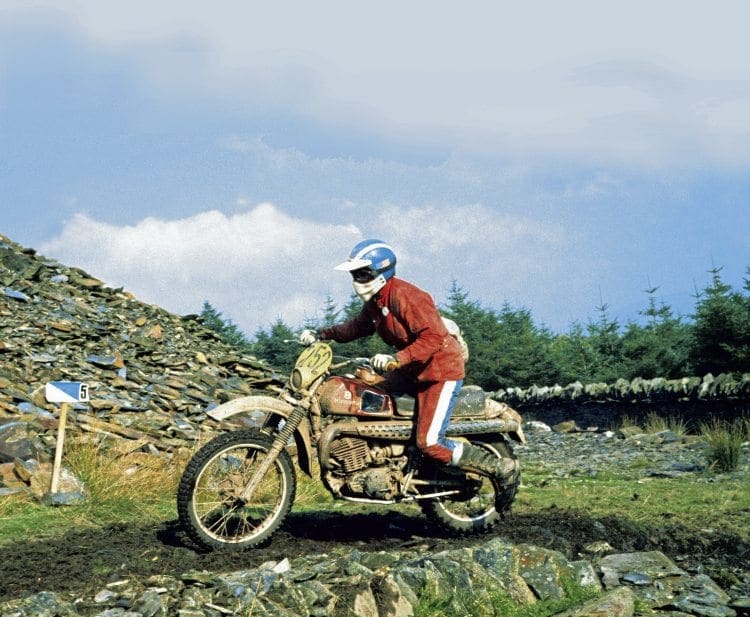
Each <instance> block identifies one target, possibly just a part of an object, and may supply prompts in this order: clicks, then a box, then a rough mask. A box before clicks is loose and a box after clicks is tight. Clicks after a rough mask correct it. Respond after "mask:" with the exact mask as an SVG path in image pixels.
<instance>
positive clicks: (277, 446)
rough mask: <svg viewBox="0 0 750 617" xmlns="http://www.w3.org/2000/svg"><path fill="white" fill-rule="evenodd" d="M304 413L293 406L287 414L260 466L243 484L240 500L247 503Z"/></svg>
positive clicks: (305, 413) (301, 409)
mask: <svg viewBox="0 0 750 617" xmlns="http://www.w3.org/2000/svg"><path fill="white" fill-rule="evenodd" d="M306 415H307V412H306V411H305V410H304V409H303V408H302V407H295V408H294V410H293V411H292V413H290V414H289V417H288V418H287V419H286V422H285V423H284V426H283V427H281V430H280V431H279V432H278V433H276V436H275V437H274V440H273V442H272V444H271V447H270V449H269V450H268V454H267V455H266V458H265V459H263V462H262V463H261V464H260V467H258V469H257V471H256V472H255V473H254V474H253V477H252V478H250V481H249V482H248V483H247V484H246V485H245V488H244V489H242V493H241V494H240V500H242V502H244V503H247V502H248V501H250V497H252V495H253V493H254V492H255V489H257V488H258V486H259V485H260V483H261V482H262V480H263V478H264V476H265V475H266V474H267V473H268V470H269V469H271V466H272V465H273V464H274V463H275V462H276V459H277V458H278V456H279V454H280V453H281V451H282V450H283V449H284V448H286V445H287V443H289V439H290V438H291V437H292V435H293V434H294V431H295V430H297V427H299V425H300V424H301V423H302V420H303V419H304V418H305V416H306Z"/></svg>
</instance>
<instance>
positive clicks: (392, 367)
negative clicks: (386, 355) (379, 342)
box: [385, 360, 401, 371]
mask: <svg viewBox="0 0 750 617" xmlns="http://www.w3.org/2000/svg"><path fill="white" fill-rule="evenodd" d="M399 366H401V365H400V364H399V363H398V361H397V360H394V361H393V362H389V363H388V364H386V365H385V370H386V371H395V370H396V369H397V368H398V367H399Z"/></svg>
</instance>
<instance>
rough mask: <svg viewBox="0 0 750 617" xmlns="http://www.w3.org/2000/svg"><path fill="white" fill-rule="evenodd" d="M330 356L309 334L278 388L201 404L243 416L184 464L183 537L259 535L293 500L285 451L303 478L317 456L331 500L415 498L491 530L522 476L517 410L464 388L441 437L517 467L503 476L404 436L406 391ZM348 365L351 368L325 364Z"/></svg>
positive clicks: (448, 520) (444, 522) (211, 539)
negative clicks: (467, 467) (426, 452)
mask: <svg viewBox="0 0 750 617" xmlns="http://www.w3.org/2000/svg"><path fill="white" fill-rule="evenodd" d="M333 360H334V357H333V350H332V348H331V345H330V344H329V343H326V342H322V341H321V342H316V343H314V344H313V345H311V346H309V347H307V348H305V349H304V350H303V351H302V353H301V354H300V355H299V357H298V359H297V361H296V364H295V366H294V368H293V369H292V371H291V373H290V375H289V378H288V381H287V382H286V383H285V384H283V385H280V386H276V387H275V390H276V396H269V395H257V396H245V397H241V398H238V399H235V400H232V401H229V402H227V403H224V404H222V405H219V406H218V407H216V408H214V409H213V410H211V411H209V412H207V414H208V415H209V416H210V417H211V418H213V419H214V420H217V421H218V422H222V423H223V422H226V421H227V420H229V419H230V418H234V417H235V416H243V417H245V418H246V420H245V426H239V427H236V428H235V427H233V428H232V429H231V430H229V431H227V432H224V433H222V434H220V435H218V436H217V437H215V438H213V439H212V440H211V441H209V442H207V443H206V444H205V445H204V446H202V447H201V448H200V449H199V450H198V451H197V452H196V453H195V454H194V455H193V457H192V458H191V460H190V461H189V462H188V464H187V466H186V467H185V470H184V472H183V474H182V477H181V479H180V483H179V487H178V491H177V510H178V514H179V520H180V523H181V526H182V527H183V529H184V530H185V531H186V533H187V534H188V536H189V537H190V538H191V539H192V540H193V541H195V542H196V543H197V544H198V545H199V546H201V547H203V548H205V549H208V550H214V549H221V548H232V549H246V548H251V547H255V546H258V545H260V544H262V543H263V542H265V541H266V540H268V539H269V538H270V537H271V536H272V535H273V534H274V533H275V532H276V531H277V530H278V528H279V527H280V526H281V524H282V522H283V521H284V519H285V517H286V515H287V514H288V513H289V511H290V509H291V507H292V504H293V501H294V497H295V492H296V486H297V477H296V473H295V466H294V464H293V455H292V454H290V451H291V452H294V450H295V448H296V457H295V458H296V461H297V465H298V467H299V469H300V470H301V471H303V472H304V473H305V474H307V475H308V476H310V477H311V478H312V477H313V475H314V462H315V460H316V459H317V467H318V468H319V474H320V481H321V482H322V483H323V485H324V486H325V488H326V489H327V490H328V491H329V492H330V493H331V495H332V496H333V497H334V498H336V499H344V500H347V501H351V502H358V503H367V504H381V505H390V504H396V503H412V502H416V503H417V504H418V505H419V506H420V507H421V509H422V512H423V513H424V514H425V516H426V517H427V518H428V519H429V520H431V521H432V522H434V523H435V524H437V525H438V526H439V527H440V528H442V529H444V530H446V531H449V532H452V533H456V534H461V535H467V534H474V533H482V532H487V531H489V530H491V529H492V528H494V527H495V526H496V525H497V523H498V522H499V520H500V519H501V517H502V515H503V513H504V512H505V511H506V510H508V509H509V508H510V506H511V504H512V502H513V500H514V498H515V496H516V492H517V490H518V486H519V484H520V469H519V465H518V461H517V459H516V456H515V454H514V452H513V446H512V443H511V442H512V441H516V442H520V443H525V437H524V434H523V430H522V427H521V423H522V420H521V416H520V415H519V414H518V413H517V412H516V411H515V410H513V409H512V408H510V407H508V406H507V405H504V404H502V403H499V402H497V401H493V400H491V399H490V398H489V397H487V396H486V394H485V393H484V392H483V391H482V390H481V389H480V388H478V387H472V386H467V387H464V388H462V389H461V392H460V393H459V395H458V399H457V401H456V405H455V407H454V411H453V414H452V417H451V421H450V424H449V425H448V428H447V433H446V435H447V437H449V438H451V439H453V440H464V441H466V442H468V443H471V444H473V445H475V446H478V447H481V448H484V449H485V450H486V451H488V452H490V453H492V454H493V455H494V456H497V457H501V458H508V459H511V460H513V461H514V462H515V468H516V472H515V473H514V474H513V475H512V477H511V478H510V479H508V478H507V477H506V478H504V479H502V480H501V479H499V478H490V477H485V476H483V475H479V474H477V473H471V472H468V471H462V470H460V469H458V468H457V467H450V466H446V465H441V464H440V463H437V462H435V461H433V460H430V459H428V458H427V457H424V456H422V454H421V452H420V451H419V450H418V449H417V448H416V446H415V445H414V442H413V436H412V434H413V428H414V418H413V415H414V399H413V398H410V397H405V396H397V395H395V394H392V393H389V392H388V391H387V390H386V389H384V388H383V387H382V385H383V383H382V382H383V381H384V378H383V377H382V376H381V375H378V374H377V373H376V372H375V371H374V369H372V367H371V366H369V361H368V360H366V359H362V358H360V359H347V360H344V361H343V362H339V363H335V364H334V361H333ZM346 366H353V367H354V369H355V370H354V374H351V373H346V374H344V375H337V374H334V373H333V371H336V370H338V369H342V368H344V367H346ZM248 416H250V418H254V419H255V422H254V424H255V426H254V427H252V428H250V427H248V424H250V423H249V422H248ZM237 419H238V418H234V420H237Z"/></svg>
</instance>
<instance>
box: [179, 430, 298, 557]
mask: <svg viewBox="0 0 750 617" xmlns="http://www.w3.org/2000/svg"><path fill="white" fill-rule="evenodd" d="M271 444H272V439H271V438H270V437H269V436H268V435H266V434H263V433H261V432H260V431H257V430H252V429H251V430H242V431H233V432H231V433H225V434H224V435H220V436H219V437H216V438H215V439H213V440H211V441H209V442H208V443H207V444H206V445H205V446H203V447H202V448H201V449H200V450H198V452H196V453H195V455H194V456H193V458H192V459H191V460H190V462H189V463H188V465H187V467H186V468H185V472H184V473H183V475H182V478H181V480H180V486H179V489H178V491H177V512H178V515H179V519H180V523H181V525H182V527H183V528H184V529H185V530H186V531H187V533H188V535H189V536H190V538H191V539H192V540H194V541H195V542H197V543H198V544H199V545H201V546H202V547H204V548H207V549H217V548H235V549H244V548H251V547H254V546H258V545H259V544H261V543H262V542H264V541H265V540H267V539H268V538H270V537H271V535H273V533H274V532H275V531H276V530H277V529H278V528H279V526H280V525H281V523H282V522H283V520H284V518H285V517H286V515H287V514H288V512H289V509H290V508H291V507H292V502H293V501H294V494H295V490H296V477H295V474H294V467H293V466H292V461H291V458H290V457H289V454H288V453H287V452H286V450H282V451H281V453H280V454H279V456H278V457H277V459H276V460H275V461H274V462H273V464H272V465H271V467H270V469H269V470H268V471H267V472H266V473H265V474H264V476H263V478H262V480H261V483H260V485H259V486H258V487H257V488H256V489H255V491H254V492H253V494H252V495H251V496H250V498H249V499H248V500H247V501H244V500H243V499H242V497H241V495H242V492H243V489H244V488H245V487H246V486H247V484H248V482H249V481H250V479H251V478H252V477H253V476H254V474H255V472H256V471H257V469H258V468H259V466H260V464H261V463H262V461H263V460H264V459H265V458H266V456H267V455H268V451H269V449H270V448H271Z"/></svg>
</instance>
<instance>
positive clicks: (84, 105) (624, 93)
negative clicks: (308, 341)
mask: <svg viewBox="0 0 750 617" xmlns="http://www.w3.org/2000/svg"><path fill="white" fill-rule="evenodd" d="M748 23H750V4H748V3H747V2H745V1H744V0H727V1H719V2H715V3H707V2H698V1H691V0H687V1H686V0H679V1H678V0H662V1H660V2H652V1H644V0H632V1H630V2H627V3H624V2H621V3H606V2H601V1H600V0H591V1H584V0H568V1H566V2H556V1H552V0H550V1H547V2H542V1H536V0H530V1H529V2H523V3H520V2H507V1H505V0H495V1H486V0H477V1H474V2H471V3H457V2H445V1H441V0H437V1H435V0H433V1H429V2H427V1H425V0H413V1H410V2H393V1H392V0H384V1H382V2H378V3H359V2H351V1H349V2H344V1H326V0H321V1H319V2H290V1H287V0H280V1H277V2H272V3H271V2H255V1H251V0H246V1H243V2H239V1H229V0H225V1H222V0H217V1H216V2H213V3H210V4H209V3H205V2H195V1H190V0H182V1H180V2H175V1H171V0H165V1H160V2H156V3H155V2H152V1H149V2H146V1H141V0H131V1H130V2H128V3H110V2H100V1H99V0H78V1H76V0H66V1H64V2H63V1H62V0H60V1H57V2H54V1H51V0H0V233H1V234H4V235H6V236H8V237H9V238H10V239H12V240H13V241H15V242H18V243H20V244H22V245H24V246H27V247H33V248H34V249H36V250H37V251H38V252H39V253H41V254H43V255H45V256H47V257H49V258H53V259H57V260H59V261H61V262H62V263H64V264H66V265H69V266H77V267H80V268H83V269H84V270H86V271H87V272H89V273H90V274H92V275H94V276H96V277H98V278H100V279H101V280H103V281H104V282H106V283H107V284H108V285H111V286H113V287H121V286H122V287H125V288H126V289H127V290H128V291H131V292H132V293H134V294H135V295H136V296H137V297H138V298H139V299H140V300H143V301H145V302H148V303H152V304H157V305H159V306H162V307H163V308H165V309H167V310H169V311H172V312H175V313H177V314H191V313H198V312H200V310H201V308H202V306H203V302H204V301H208V302H210V303H211V304H212V305H213V306H214V307H215V308H216V309H217V310H218V311H220V312H221V313H222V315H223V316H224V317H225V318H226V319H229V320H231V321H232V322H233V323H235V324H236V325H238V326H239V327H240V329H241V330H243V331H244V332H245V333H246V334H248V335H249V336H252V335H253V334H254V333H255V332H257V331H258V330H259V329H268V328H269V327H270V326H271V325H272V324H273V323H275V322H276V321H277V320H279V319H281V320H283V321H284V322H285V323H286V324H288V325H290V326H292V327H301V326H302V325H303V324H304V323H307V322H309V321H311V320H315V319H318V318H321V317H322V312H323V308H324V306H325V304H326V300H327V299H328V298H330V299H332V300H333V301H334V303H336V305H337V306H339V307H342V306H344V305H345V304H346V303H347V302H348V301H349V298H350V294H351V286H350V280H349V277H348V275H346V273H342V272H337V271H334V270H333V267H334V266H335V265H337V264H338V263H340V262H341V261H343V260H344V259H346V257H347V256H348V254H349V251H350V249H351V248H352V247H353V246H354V245H355V244H356V243H357V242H359V241H360V240H361V239H364V238H377V239H381V240H385V241H387V242H389V243H390V244H391V245H392V246H393V248H394V250H395V252H396V254H397V257H398V265H397V276H399V277H401V278H405V279H407V280H410V281H412V282H414V283H416V284H417V285H419V286H420V287H422V288H424V289H426V290H427V291H429V292H430V293H431V294H432V295H433V297H434V298H435V300H436V302H437V303H438V305H439V306H445V304H446V302H447V299H448V296H449V292H450V290H451V288H452V287H453V286H454V285H457V286H458V288H459V289H460V290H461V291H462V292H464V293H465V294H466V295H467V298H468V299H469V300H470V301H472V302H476V303H478V304H479V305H481V306H482V307H485V308H488V309H498V310H499V309H500V308H502V307H503V306H504V305H508V306H510V307H511V308H513V309H527V310H529V311H530V313H531V315H532V317H533V319H534V321H535V323H537V324H538V325H543V326H545V327H547V328H549V329H551V330H552V331H554V332H567V331H568V330H569V328H570V327H571V326H572V325H573V324H575V323H580V324H584V325H585V324H587V323H590V322H592V321H596V320H597V319H598V318H599V317H600V315H601V313H600V310H599V309H600V307H602V306H605V307H606V311H607V314H608V315H609V316H610V317H611V318H614V319H617V320H618V322H619V323H621V324H623V325H624V324H626V323H628V322H630V321H641V320H642V319H643V316H642V315H641V313H642V311H644V310H645V309H646V308H647V306H648V302H649V298H651V297H653V298H655V299H656V300H657V302H659V303H664V304H666V305H668V306H669V307H671V309H672V311H673V313H675V314H676V315H682V316H685V317H686V318H689V316H690V315H691V314H692V312H693V311H694V308H695V303H696V293H697V292H699V291H701V290H702V289H704V288H705V287H706V286H707V285H708V284H709V283H710V280H711V275H710V273H709V271H710V270H711V269H712V268H721V276H722V277H723V279H724V281H725V282H727V283H729V284H730V285H732V286H733V287H734V289H736V290H738V291H739V290H742V288H743V285H744V279H745V278H746V277H748V273H747V268H748V267H750V37H748V36H747V24H748ZM649 289H651V290H653V289H656V291H654V292H653V295H649V294H648V293H647V292H646V290H649Z"/></svg>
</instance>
